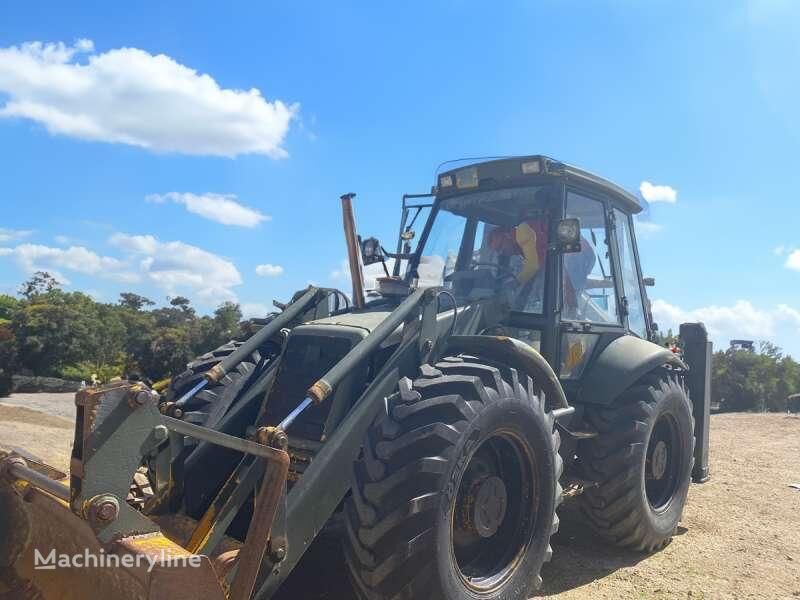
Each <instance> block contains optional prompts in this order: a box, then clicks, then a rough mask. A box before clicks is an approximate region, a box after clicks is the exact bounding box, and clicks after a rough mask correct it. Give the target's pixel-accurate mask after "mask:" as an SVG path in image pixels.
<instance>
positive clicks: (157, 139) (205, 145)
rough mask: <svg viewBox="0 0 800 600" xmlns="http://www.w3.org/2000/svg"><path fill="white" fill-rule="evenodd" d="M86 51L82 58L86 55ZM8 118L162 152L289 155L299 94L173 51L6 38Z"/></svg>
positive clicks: (0, 61) (3, 109)
mask: <svg viewBox="0 0 800 600" xmlns="http://www.w3.org/2000/svg"><path fill="white" fill-rule="evenodd" d="M79 58H80V60H79ZM0 92H2V93H3V94H5V95H7V96H8V100H7V101H6V103H5V104H3V105H0V118H2V117H6V118H24V119H31V120H33V121H36V122H38V123H41V124H42V125H44V126H45V127H46V128H47V130H48V131H49V132H51V133H53V134H60V135H68V136H71V137H76V138H80V139H84V140H93V141H102V142H113V143H122V144H130V145H133V146H139V147H142V148H147V149H150V150H153V151H157V152H180V153H184V154H201V155H216V156H231V157H232V156H236V155H238V154H265V155H267V156H270V157H272V158H282V157H285V156H286V155H287V154H286V151H285V150H284V149H283V147H282V144H283V141H284V138H285V137H286V134H287V132H288V130H289V125H290V123H291V121H292V119H293V118H294V117H295V115H296V114H297V112H298V110H299V106H298V105H297V104H290V105H287V104H285V103H284V102H282V101H280V100H275V101H274V102H268V101H267V100H266V99H264V97H263V96H262V95H261V92H260V91H259V90H258V89H256V88H251V89H249V90H236V89H227V88H222V87H220V86H219V84H218V83H217V82H216V81H215V80H214V79H213V78H212V77H211V76H210V75H207V74H203V73H198V72H197V71H195V70H194V69H191V68H189V67H186V66H184V65H182V64H180V63H178V62H176V61H175V60H174V59H172V58H170V57H169V56H166V55H164V54H158V55H153V54H150V53H148V52H146V51H144V50H140V49H137V48H118V49H113V50H109V51H107V52H103V53H96V52H95V51H94V44H93V43H92V42H91V41H90V40H78V41H77V42H76V43H75V44H74V45H73V46H67V45H65V44H64V43H62V42H58V43H47V44H45V43H42V42H27V43H25V44H22V45H20V46H10V47H8V48H0Z"/></svg>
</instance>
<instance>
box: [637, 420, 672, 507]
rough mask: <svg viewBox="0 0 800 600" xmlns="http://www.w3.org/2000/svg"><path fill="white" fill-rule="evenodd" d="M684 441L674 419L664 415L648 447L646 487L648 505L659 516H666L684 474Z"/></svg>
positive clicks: (645, 474) (655, 427) (651, 434)
mask: <svg viewBox="0 0 800 600" xmlns="http://www.w3.org/2000/svg"><path fill="white" fill-rule="evenodd" d="M680 452H681V449H680V437H679V434H678V426H677V423H676V422H675V420H674V419H673V418H672V416H671V415H661V416H660V417H659V418H658V419H657V420H656V422H655V425H654V426H653V431H652V432H651V433H650V440H649V441H648V443H647V456H646V460H645V473H644V484H645V492H646V494H647V501H648V503H649V504H650V507H651V508H652V509H653V510H654V511H656V512H663V511H665V510H666V509H667V508H668V507H669V504H670V502H671V501H672V497H673V496H674V494H675V490H676V489H677V487H678V477H679V473H680V458H681V457H680Z"/></svg>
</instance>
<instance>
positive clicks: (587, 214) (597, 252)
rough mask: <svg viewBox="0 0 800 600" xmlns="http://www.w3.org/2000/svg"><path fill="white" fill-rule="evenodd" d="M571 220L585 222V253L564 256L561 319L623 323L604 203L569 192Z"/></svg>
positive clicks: (582, 233) (583, 233) (582, 241)
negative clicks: (618, 303)
mask: <svg viewBox="0 0 800 600" xmlns="http://www.w3.org/2000/svg"><path fill="white" fill-rule="evenodd" d="M567 218H577V219H579V220H580V222H581V250H580V252H574V253H570V254H565V255H564V270H563V276H562V280H563V290H562V293H563V309H562V313H561V318H562V319H565V320H571V321H591V322H594V323H609V324H620V323H622V320H621V319H620V315H619V311H618V310H617V302H616V294H615V291H614V271H613V269H612V268H611V259H610V255H609V251H608V249H609V241H608V230H607V228H606V212H605V207H604V205H603V203H602V202H600V201H598V200H594V199H592V198H587V197H586V196H582V195H580V194H576V193H574V192H569V193H568V194H567Z"/></svg>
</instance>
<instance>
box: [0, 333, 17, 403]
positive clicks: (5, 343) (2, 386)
mask: <svg viewBox="0 0 800 600" xmlns="http://www.w3.org/2000/svg"><path fill="white" fill-rule="evenodd" d="M16 367H17V340H16V337H15V336H14V331H13V330H12V329H11V325H10V323H9V322H8V321H3V322H0V398H2V397H4V396H8V395H9V394H10V393H11V391H12V379H11V376H12V375H13V374H14V371H15V369H16Z"/></svg>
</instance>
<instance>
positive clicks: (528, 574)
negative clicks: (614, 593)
mask: <svg viewBox="0 0 800 600" xmlns="http://www.w3.org/2000/svg"><path fill="white" fill-rule="evenodd" d="M353 198H354V194H346V195H344V196H342V198H341V202H342V215H343V223H344V233H345V240H346V245H347V250H348V260H349V266H350V272H351V277H352V289H351V290H348V293H344V292H343V291H340V290H336V289H330V288H323V287H315V286H310V287H308V288H307V289H305V290H301V291H299V292H298V293H297V294H296V295H295V296H294V297H293V298H292V300H291V301H290V302H288V303H287V304H280V303H276V309H277V310H276V312H275V313H273V314H271V315H269V316H267V317H266V318H264V319H260V320H258V321H255V322H254V323H253V324H252V330H253V333H252V334H251V335H250V336H249V337H247V338H246V339H243V340H237V341H233V342H231V343H229V344H226V345H225V346H222V347H220V348H218V349H216V350H214V351H211V352H209V353H208V354H206V355H203V356H201V357H200V358H198V359H197V360H195V361H194V362H192V363H190V364H189V365H188V367H187V369H186V371H184V372H183V373H180V374H177V375H176V376H174V377H173V378H172V379H171V381H170V383H169V385H168V386H166V387H165V386H159V391H156V390H154V389H151V388H149V387H147V386H146V385H145V384H144V383H142V382H133V381H130V382H129V381H124V382H116V383H111V384H108V385H104V386H101V387H96V388H88V389H85V390H82V391H80V392H78V394H77V396H76V400H75V403H76V407H77V414H76V422H75V437H74V444H73V448H72V455H71V461H70V468H69V473H68V474H66V473H62V472H59V471H57V470H56V469H54V468H52V467H49V466H47V465H45V464H42V463H41V462H39V461H37V460H36V459H35V458H33V457H31V456H28V455H26V453H25V452H24V451H21V450H16V451H9V450H6V451H3V452H2V453H1V454H0V597H3V598H5V597H8V598H30V599H33V598H42V599H46V600H61V599H65V600H72V599H75V600H79V599H80V600H84V599H86V598H122V599H124V600H129V599H134V598H136V599H139V598H141V599H148V600H156V599H170V600H176V599H181V598H186V599H190V598H191V599H192V600H195V599H209V600H211V599H214V600H223V599H225V598H231V599H233V600H249V599H250V598H259V599H268V598H276V597H277V596H278V595H279V594H280V593H281V590H282V589H285V584H286V581H287V578H288V577H289V575H290V574H291V573H292V572H293V571H295V570H296V569H298V568H300V567H298V564H299V563H300V560H301V558H302V557H303V556H304V554H306V552H307V551H308V550H309V548H311V547H313V546H314V545H315V544H316V543H317V542H318V541H319V539H322V538H323V537H325V538H326V539H331V538H333V539H334V540H335V541H336V545H335V546H333V547H334V548H335V549H336V550H335V552H336V553H337V554H338V553H339V551H338V548H341V553H342V554H343V556H344V559H345V563H346V565H347V572H348V575H349V577H348V579H349V581H350V584H348V585H351V586H352V590H351V591H348V592H346V593H345V592H342V594H341V597H357V598H361V599H363V600H377V599H389V598H420V599H423V598H424V599H426V600H427V599H433V600H457V599H464V598H468V599H475V600H477V599H482V600H491V599H498V600H499V599H503V600H524V599H525V598H528V597H529V596H530V595H531V594H533V593H534V591H535V589H536V588H537V587H538V586H539V585H540V584H541V576H540V573H541V567H542V565H543V563H544V562H545V561H548V560H550V558H551V555H552V550H551V546H550V537H551V536H552V535H553V534H554V533H555V532H556V531H557V530H558V526H559V517H558V514H557V510H558V508H559V505H560V504H561V502H562V499H563V498H565V497H568V498H569V501H570V502H576V503H577V504H578V506H579V508H580V511H578V513H579V514H580V515H581V516H580V518H581V523H582V524H583V525H585V526H586V527H591V528H592V529H593V530H594V531H596V532H597V534H599V535H600V536H601V537H602V538H603V539H604V540H606V541H607V542H608V543H609V544H613V545H618V546H622V547H627V548H633V549H636V550H640V551H642V552H653V551H657V550H659V549H660V548H662V547H663V546H664V545H665V544H667V543H668V542H669V540H670V539H671V537H672V536H673V534H674V533H675V531H676V528H677V525H678V522H679V520H680V518H681V514H682V512H683V509H684V506H685V503H686V501H687V495H688V491H689V485H690V481H692V480H694V481H695V482H702V481H705V480H706V479H708V476H709V474H708V448H709V445H708V427H709V416H708V415H709V398H710V389H709V385H710V383H709V382H710V378H709V371H710V356H711V345H710V343H709V342H708V336H707V335H706V332H705V328H704V327H703V325H702V324H698V323H687V324H684V325H682V326H681V347H682V350H683V354H682V355H678V354H676V353H675V352H672V351H670V350H669V349H667V348H664V347H663V346H661V345H660V344H657V343H655V340H656V336H657V328H656V324H655V323H654V322H653V319H652V315H651V311H650V303H649V301H648V298H647V293H646V288H647V287H648V286H647V284H648V283H652V282H651V280H649V279H648V278H645V277H643V275H642V271H641V267H640V263H639V254H638V249H637V245H636V237H635V235H634V227H635V221H634V218H633V217H634V215H635V214H636V213H638V212H639V211H640V210H641V206H640V203H639V201H638V200H637V198H636V197H634V196H633V195H632V194H630V193H628V192H627V191H625V190H623V189H622V188H620V187H619V186H617V185H615V184H613V183H611V182H609V181H607V180H605V179H602V178H600V177H598V176H596V175H593V174H591V173H589V172H587V171H584V170H582V169H579V168H576V167H573V166H570V165H568V164H565V163H563V162H560V161H557V160H554V159H552V158H548V157H545V156H539V155H535V156H522V157H512V158H503V159H492V160H485V161H477V162H473V163H472V164H466V165H458V166H455V167H454V168H451V169H449V170H443V171H440V172H439V173H438V176H437V178H436V182H435V185H434V186H433V188H432V191H431V193H426V194H408V195H405V196H403V200H402V207H401V223H400V229H399V232H398V239H397V243H396V245H393V246H392V247H391V250H389V249H387V248H385V247H384V246H383V245H382V244H381V242H380V240H378V239H376V238H374V237H369V238H367V237H361V236H359V235H358V233H357V230H356V226H355V218H354V214H353ZM162 388H163V389H162ZM1 442H2V440H0V443H1ZM324 556H325V555H324V554H323V559H324ZM306 567H307V565H306ZM304 576H305V577H309V578H313V577H315V573H314V569H313V565H312V568H311V569H310V573H308V574H305V575H304ZM3 593H4V594H5V596H2V594H3ZM347 594H350V596H348V595H347ZM295 597H298V596H295ZM336 597H340V596H336Z"/></svg>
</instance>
